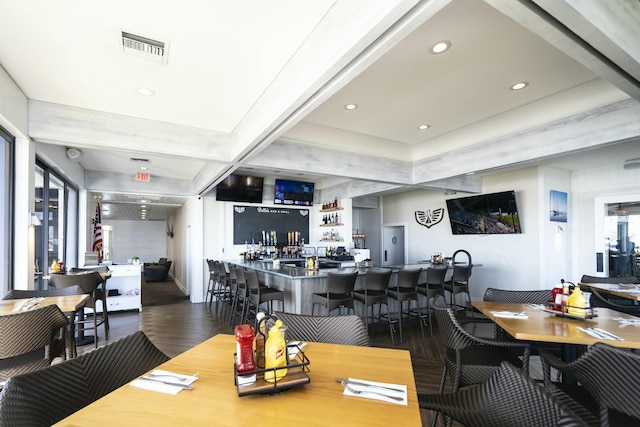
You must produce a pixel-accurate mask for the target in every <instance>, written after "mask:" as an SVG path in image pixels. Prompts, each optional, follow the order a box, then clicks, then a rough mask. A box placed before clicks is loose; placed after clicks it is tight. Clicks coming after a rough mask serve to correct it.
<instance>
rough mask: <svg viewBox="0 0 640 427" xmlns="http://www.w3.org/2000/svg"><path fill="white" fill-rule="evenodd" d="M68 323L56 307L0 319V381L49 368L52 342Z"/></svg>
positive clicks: (10, 315) (19, 313)
mask: <svg viewBox="0 0 640 427" xmlns="http://www.w3.org/2000/svg"><path fill="white" fill-rule="evenodd" d="M68 324H69V321H68V320H67V317H66V316H65V315H64V313H62V312H61V311H60V308H58V306H57V305H48V306H45V307H42V308H38V309H31V310H26V311H21V312H17V313H16V314H9V315H6V316H0V380H5V379H7V378H8V377H10V376H12V375H18V374H21V373H25V372H30V371H34V370H37V369H41V368H44V367H46V366H49V364H50V363H51V358H52V354H51V351H52V350H51V347H52V346H53V344H54V339H55V338H56V337H57V336H60V335H61V334H60V331H61V330H63V329H64V328H66V326H67V325H68ZM62 336H64V335H62ZM60 351H62V348H61V349H60ZM56 356H57V355H56ZM0 425H2V423H0Z"/></svg>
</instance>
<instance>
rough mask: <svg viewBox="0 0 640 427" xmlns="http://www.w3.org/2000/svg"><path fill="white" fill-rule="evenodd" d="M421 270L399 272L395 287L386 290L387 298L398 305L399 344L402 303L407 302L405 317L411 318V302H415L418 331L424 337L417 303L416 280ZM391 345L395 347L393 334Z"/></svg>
mask: <svg viewBox="0 0 640 427" xmlns="http://www.w3.org/2000/svg"><path fill="white" fill-rule="evenodd" d="M421 272H422V269H421V268H418V269H415V270H400V271H398V277H397V281H396V285H395V286H392V287H389V288H387V297H389V298H391V299H393V300H395V301H396V302H397V303H398V329H399V330H400V342H402V317H403V316H402V313H403V309H402V307H403V305H404V304H403V303H404V302H405V301H409V303H408V306H407V316H411V300H415V301H416V305H417V307H416V310H417V311H418V320H419V321H420V330H422V336H424V328H423V327H422V315H421V314H420V304H419V301H418V290H417V287H418V280H419V278H420V273H421ZM391 345H395V342H394V340H393V333H392V334H391Z"/></svg>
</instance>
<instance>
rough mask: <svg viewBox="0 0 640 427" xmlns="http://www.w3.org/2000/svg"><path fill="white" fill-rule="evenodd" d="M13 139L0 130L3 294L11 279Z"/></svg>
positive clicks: (1, 275) (1, 269) (0, 263)
mask: <svg viewBox="0 0 640 427" xmlns="http://www.w3.org/2000/svg"><path fill="white" fill-rule="evenodd" d="M13 142H14V138H13V137H12V136H11V135H9V133H8V132H6V131H5V130H4V129H2V128H0V164H2V173H1V174H0V186H2V195H3V197H2V198H0V242H2V244H1V245H0V286H1V287H2V288H1V289H2V291H3V294H4V292H6V291H8V290H9V284H10V283H11V279H12V277H13V270H12V269H13V252H14V251H13V231H12V230H13V210H12V209H11V206H13V147H14V144H13Z"/></svg>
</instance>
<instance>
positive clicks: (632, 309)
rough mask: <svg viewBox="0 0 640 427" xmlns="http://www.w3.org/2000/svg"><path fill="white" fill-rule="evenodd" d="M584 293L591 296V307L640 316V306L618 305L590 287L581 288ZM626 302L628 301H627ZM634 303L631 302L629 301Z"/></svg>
mask: <svg viewBox="0 0 640 427" xmlns="http://www.w3.org/2000/svg"><path fill="white" fill-rule="evenodd" d="M580 289H582V291H583V292H588V293H590V294H591V297H590V298H589V304H590V305H591V307H603V308H608V309H611V310H616V311H619V312H621V313H626V314H631V315H632V316H640V306H638V305H635V304H632V303H630V304H617V303H615V302H613V301H611V300H609V299H608V298H605V297H604V296H603V295H602V294H600V292H598V290H597V289H594V288H591V287H589V286H581V287H580ZM616 301H621V299H617V300H616ZM625 301H626V300H625ZM628 301H629V302H632V301H631V300H628Z"/></svg>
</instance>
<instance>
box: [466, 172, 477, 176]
mask: <svg viewBox="0 0 640 427" xmlns="http://www.w3.org/2000/svg"><path fill="white" fill-rule="evenodd" d="M475 174H476V173H475V172H467V173H465V175H467V176H471V175H475Z"/></svg>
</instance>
